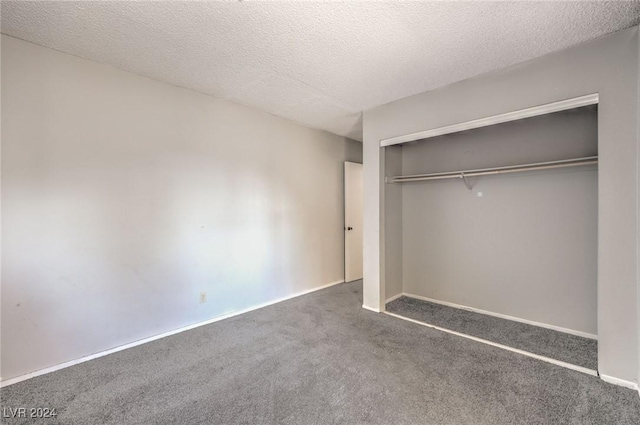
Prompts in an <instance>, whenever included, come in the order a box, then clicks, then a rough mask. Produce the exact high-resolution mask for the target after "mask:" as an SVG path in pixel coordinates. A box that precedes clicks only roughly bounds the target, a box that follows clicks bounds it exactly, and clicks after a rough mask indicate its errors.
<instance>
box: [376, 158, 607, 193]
mask: <svg viewBox="0 0 640 425" xmlns="http://www.w3.org/2000/svg"><path fill="white" fill-rule="evenodd" d="M597 163H598V157H597V156H588V157H585V158H573V159H561V160H559V161H547V162H536V163H533V164H521V165H510V166H507V167H494V168H479V169H475V170H461V171H447V172H444V173H430V174H413V175H408V176H393V177H387V178H386V182H387V183H403V182H416V181H424V180H443V179H463V180H464V181H465V183H467V178H468V177H477V176H488V175H492V174H505V173H518V172H521V171H533V170H548V169H551V168H565V167H577V166H580V165H591V164H597ZM467 187H469V185H468V184H467Z"/></svg>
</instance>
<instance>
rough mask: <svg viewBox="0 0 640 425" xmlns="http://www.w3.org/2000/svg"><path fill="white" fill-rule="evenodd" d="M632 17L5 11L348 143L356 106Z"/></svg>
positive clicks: (353, 7)
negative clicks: (332, 134)
mask: <svg viewBox="0 0 640 425" xmlns="http://www.w3.org/2000/svg"><path fill="white" fill-rule="evenodd" d="M639 21H640V3H639V2H637V1H634V2H608V3H603V2H580V1H578V2H575V1H574V2H559V1H552V2H520V1H509V2H451V1H449V2H442V1H440V2H413V3H399V2H396V1H393V2H391V1H389V2H355V1H354V2H308V1H297V2H268V3H267V2H253V1H243V2H238V1H233V2H178V1H171V2H138V1H126V2H114V1H108V2H107V1H103V2H51V1H39V2H26V1H6V0H3V1H2V32H3V33H5V34H8V35H11V36H14V37H18V38H21V39H24V40H28V41H32V42H34V43H37V44H40V45H43V46H47V47H52V48H54V49H58V50H61V51H63V52H67V53H71V54H73V55H77V56H80V57H84V58H88V59H91V60H94V61H97V62H102V63H106V64H110V65H113V66H114V67H117V68H120V69H123V70H126V71H130V72H134V73H136V74H140V75H144V76H147V77H151V78H155V79H157V80H162V81H166V82H169V83H171V84H175V85H177V86H181V87H187V88H190V89H193V90H196V91H198V92H202V93H206V94H209V95H212V96H216V97H220V98H223V99H228V100H231V101H233V102H236V103H240V104H244V105H249V106H254V107H256V108H259V109H261V110H264V111H266V112H270V113H272V114H275V115H280V116H283V117H286V118H290V119H292V120H294V121H297V122H300V123H302V124H305V125H308V126H311V127H316V128H321V129H325V130H328V131H330V132H332V133H336V134H339V135H344V136H348V137H352V138H355V139H358V140H361V137H362V129H361V127H362V125H361V119H360V112H361V111H363V110H366V109H369V108H372V107H374V106H378V105H381V104H384V103H387V102H391V101H393V100H397V99H400V98H403V97H406V96H410V95H413V94H416V93H420V92H423V91H426V90H430V89H434V88H437V87H441V86H444V85H447V84H450V83H453V82H456V81H459V80H463V79H466V78H469V77H472V76H475V75H478V74H482V73H485V72H488V71H492V70H495V69H500V68H504V67H507V66H510V65H513V64H516V63H518V62H522V61H525V60H527V59H531V58H534V57H537V56H541V55H544V54H546V53H550V52H553V51H557V50H560V49H563V48H566V47H568V46H571V45H574V44H577V43H580V42H583V41H586V40H590V39H593V38H596V37H599V36H602V35H604V34H608V33H610V32H614V31H617V30H620V29H624V28H627V27H629V26H632V25H634V24H637V23H638V22H639Z"/></svg>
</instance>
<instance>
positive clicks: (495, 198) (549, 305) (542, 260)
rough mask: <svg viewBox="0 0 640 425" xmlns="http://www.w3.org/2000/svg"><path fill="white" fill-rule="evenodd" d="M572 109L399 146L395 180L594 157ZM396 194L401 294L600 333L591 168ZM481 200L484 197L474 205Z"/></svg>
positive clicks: (589, 119) (587, 122) (592, 122)
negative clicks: (399, 200)
mask: <svg viewBox="0 0 640 425" xmlns="http://www.w3.org/2000/svg"><path fill="white" fill-rule="evenodd" d="M597 135H598V129H597V110H596V108H595V107H590V108H580V109H576V110H573V111H568V112H563V113H556V114H551V115H547V116H541V117H536V118H530V119H527V120H522V121H517V122H512V123H507V124H501V125H497V126H492V127H486V128H482V129H477V130H472V131H466V132H463V133H457V134H452V135H448V136H441V137H437V138H433V139H428V140H425V141H421V142H416V143H412V144H409V145H405V147H404V148H403V155H402V156H403V158H402V163H403V174H405V175H406V174H419V173H425V172H441V171H453V170H464V169H473V168H485V167H494V166H505V165H515V164H527V163H534V162H543V161H551V160H557V159H568V158H577V157H586V156H593V155H597V143H598V140H597ZM470 183H471V184H472V185H473V189H472V190H468V189H467V187H466V186H465V185H464V183H463V182H462V181H460V180H440V181H423V182H415V183H403V184H401V185H387V190H389V189H391V187H390V186H401V187H402V191H403V194H402V212H403V220H402V228H403V236H402V240H403V252H404V256H403V258H404V261H403V276H404V292H406V293H408V294H413V295H418V296H423V297H428V298H432V299H436V300H439V301H446V302H451V303H455V304H459V305H464V306H469V307H474V308H478V309H482V310H486V311H491V312H495V313H500V314H506V315H509V316H513V317H517V318H522V319H527V320H532V321H536V322H540V323H544V324H548V325H554V326H559V327H562V328H567V329H571V330H575V331H581V332H586V333H590V334H597V225H598V223H597V211H598V197H597V192H598V174H597V169H596V167H594V166H586V167H577V168H567V169H555V170H544V171H533V172H525V173H518V174H506V175H497V176H485V177H478V178H472V179H470ZM480 195H481V196H480Z"/></svg>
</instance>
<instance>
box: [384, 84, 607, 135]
mask: <svg viewBox="0 0 640 425" xmlns="http://www.w3.org/2000/svg"><path fill="white" fill-rule="evenodd" d="M598 101H599V97H598V93H594V94H588V95H586V96H580V97H574V98H572V99H566V100H561V101H559V102H553V103H547V104H544V105H539V106H534V107H531V108H526V109H520V110H517V111H512V112H507V113H504V114H499V115H493V116H490V117H485V118H480V119H477V120H472V121H466V122H462V123H458V124H453V125H448V126H445V127H438V128H434V129H431V130H424V131H419V132H417V133H411V134H405V135H403V136H396V137H390V138H388V139H382V140H380V146H381V147H385V146H391V145H398V144H401V143H407V142H413V141H416V140H422V139H428V138H431V137H436V136H442V135H444V134H451V133H458V132H460V131H466V130H472V129H474V128H481V127H488V126H490V125H495V124H502V123H505V122H509V121H516V120H521V119H524V118H532V117H537V116H539V115H546V114H552V113H554V112H560V111H566V110H569V109H574V108H580V107H583V106H589V105H596V104H597V103H598Z"/></svg>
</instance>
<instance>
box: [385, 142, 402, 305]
mask: <svg viewBox="0 0 640 425" xmlns="http://www.w3.org/2000/svg"><path fill="white" fill-rule="evenodd" d="M402 158H403V155H402V146H389V148H387V149H386V150H385V163H384V165H385V176H395V175H398V174H402ZM385 211H387V214H385V218H386V219H385V231H384V240H385V243H384V247H385V255H384V258H385V277H386V279H385V281H386V285H385V288H384V289H385V295H384V299H390V298H393V297H395V296H396V295H400V294H402V282H403V277H402V274H403V265H402V237H403V232H402V225H403V224H402V223H403V220H402V186H400V185H395V186H389V187H387V191H386V196H385Z"/></svg>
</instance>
